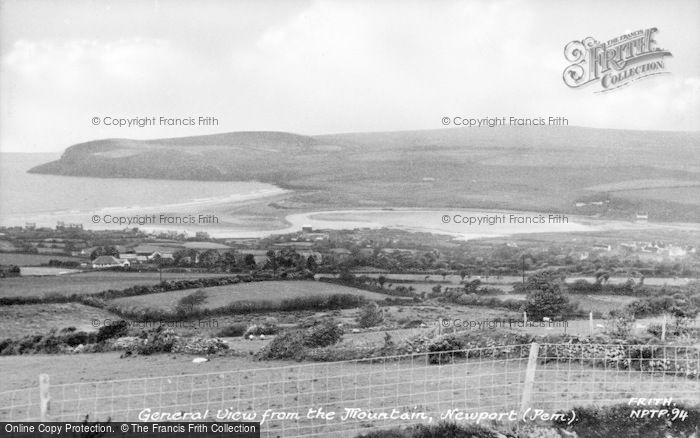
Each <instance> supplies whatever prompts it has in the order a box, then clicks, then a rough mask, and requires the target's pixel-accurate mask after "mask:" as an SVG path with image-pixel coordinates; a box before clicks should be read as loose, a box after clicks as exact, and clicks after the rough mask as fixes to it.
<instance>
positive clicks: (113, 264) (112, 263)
mask: <svg viewBox="0 0 700 438" xmlns="http://www.w3.org/2000/svg"><path fill="white" fill-rule="evenodd" d="M129 266H131V263H129V261H128V260H124V259H118V258H116V257H114V256H99V257H97V258H96V259H95V260H93V261H92V268H93V269H108V268H123V267H129Z"/></svg>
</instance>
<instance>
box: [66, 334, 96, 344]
mask: <svg viewBox="0 0 700 438" xmlns="http://www.w3.org/2000/svg"><path fill="white" fill-rule="evenodd" d="M90 338H91V337H90V335H89V334H87V333H86V332H71V333H69V334H67V335H64V336H63V337H62V341H63V342H64V343H66V344H67V345H69V346H71V347H77V346H78V345H80V344H83V345H85V344H89V343H90V342H89V341H90ZM92 338H93V340H94V339H95V336H92Z"/></svg>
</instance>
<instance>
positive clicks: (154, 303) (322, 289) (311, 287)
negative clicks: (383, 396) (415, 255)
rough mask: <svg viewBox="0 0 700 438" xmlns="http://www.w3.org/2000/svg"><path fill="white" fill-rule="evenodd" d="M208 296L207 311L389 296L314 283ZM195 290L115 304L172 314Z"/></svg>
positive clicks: (221, 290)
mask: <svg viewBox="0 0 700 438" xmlns="http://www.w3.org/2000/svg"><path fill="white" fill-rule="evenodd" d="M200 290H203V291H204V292H205V293H206V297H207V298H206V302H205V303H204V304H203V305H202V308H205V309H216V308H219V307H224V306H226V305H228V304H231V303H233V302H236V301H263V300H268V301H274V302H281V301H282V300H285V299H288V298H298V297H307V296H327V295H334V294H353V295H360V296H363V297H365V298H367V299H368V300H375V301H382V300H384V299H386V297H387V296H386V295H382V294H378V293H374V292H368V291H365V290H361V289H356V288H353V287H347V286H340V285H336V284H327V283H319V282H315V281H260V282H254V283H240V284H235V285H230V286H216V287H207V288H203V289H200ZM193 292H194V290H192V289H186V290H179V291H171V292H163V293H157V294H150V295H139V296H134V297H127V298H118V299H116V300H114V301H113V302H114V303H115V304H118V305H121V306H136V307H145V308H149V309H161V310H168V311H173V310H175V307H176V306H177V304H178V301H179V300H180V299H181V298H183V297H186V296H187V295H190V294H191V293H193Z"/></svg>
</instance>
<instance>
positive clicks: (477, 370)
mask: <svg viewBox="0 0 700 438" xmlns="http://www.w3.org/2000/svg"><path fill="white" fill-rule="evenodd" d="M699 369H700V346H694V347H679V346H668V345H666V346H661V345H659V346H649V345H617V344H614V345H613V344H524V345H510V346H495V347H485V348H475V349H469V350H456V351H444V352H428V353H420V354H411V355H403V356H390V357H379V358H372V359H363V360H352V361H342V362H327V363H310V364H309V363H304V364H295V365H288V366H282V367H274V368H259V369H246V370H235V371H229V372H221V373H207V374H193V375H178V376H162V377H149V378H140V379H139V378H136V379H127V380H111V381H98V382H80V383H69V384H57V385H54V384H50V383H49V381H48V376H46V375H42V377H41V379H40V380H41V381H40V384H39V385H38V386H37V387H33V388H27V389H21V390H15V391H6V392H2V393H0V419H2V420H3V421H39V420H42V419H43V420H48V421H82V420H83V419H84V418H85V416H86V415H89V418H90V420H91V421H95V420H101V421H104V420H107V419H111V420H113V421H167V420H184V421H187V420H193V421H197V420H199V419H200V418H201V419H203V420H207V421H263V425H262V431H263V436H269V437H273V436H283V437H296V436H328V435H329V434H331V433H333V434H336V435H338V436H356V435H358V434H359V433H361V432H363V431H369V430H372V429H378V428H387V427H396V426H404V425H407V424H415V423H433V424H435V423H437V422H438V421H440V420H441V419H447V420H450V419H452V420H454V419H456V418H459V417H458V416H457V415H458V414H460V413H461V414H471V415H478V414H483V413H486V414H499V413H504V414H507V413H510V412H518V413H522V412H523V410H525V409H527V408H532V409H542V410H544V411H546V412H550V413H554V412H557V411H559V410H570V409H572V408H574V407H576V406H590V405H593V406H601V405H607V404H614V403H627V402H628V401H629V400H630V398H632V397H637V398H644V397H646V398H670V399H672V400H673V401H674V402H686V403H690V404H698V403H700V380H699V379H698V370H699ZM330 412H334V413H335V416H334V417H332V418H328V413H330ZM321 413H323V414H325V415H322V414H321ZM178 414H179V415H180V417H179V418H178V417H177V415H178ZM472 418H474V417H472Z"/></svg>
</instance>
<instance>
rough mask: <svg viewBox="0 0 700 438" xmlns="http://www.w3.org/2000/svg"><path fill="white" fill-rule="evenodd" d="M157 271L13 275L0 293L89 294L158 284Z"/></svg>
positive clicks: (167, 275) (176, 276) (178, 276)
mask: <svg viewBox="0 0 700 438" xmlns="http://www.w3.org/2000/svg"><path fill="white" fill-rule="evenodd" d="M221 276H223V274H210V273H172V272H164V273H163V280H182V279H188V278H205V277H221ZM159 282H160V277H159V275H158V273H157V272H115V271H93V272H86V273H80V274H67V275H59V276H53V277H13V278H4V279H0V297H27V296H39V297H40V296H43V295H46V294H60V295H71V294H74V293H75V294H93V293H97V292H102V291H104V290H107V289H126V288H128V287H131V286H137V285H138V286H148V285H154V284H158V283H159Z"/></svg>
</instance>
